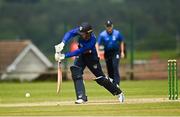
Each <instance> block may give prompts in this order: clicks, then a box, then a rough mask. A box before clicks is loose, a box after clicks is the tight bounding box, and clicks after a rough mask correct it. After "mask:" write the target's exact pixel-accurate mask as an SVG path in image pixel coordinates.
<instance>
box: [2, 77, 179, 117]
mask: <svg viewBox="0 0 180 117" xmlns="http://www.w3.org/2000/svg"><path fill="white" fill-rule="evenodd" d="M179 84H180V82H179ZM85 85H86V91H87V95H88V99H89V102H88V103H87V104H82V105H75V104H74V101H75V94H74V87H73V82H72V81H68V82H63V84H62V90H61V93H60V94H58V95H57V94H56V83H55V82H35V83H0V116H5V115H9V116H12V115H18V116H20V115H23V116H25V115H28V116H33V115H41V116H43V115H51V116H57V115H62V116H66V115H68V116H100V115H101V116H124V115H129V116H132V115H136V116H139V115H143V116H144V115H149V116H152V115H156V116H170V115H174V116H178V115H179V116H180V100H178V101H169V100H168V99H167V93H168V92H167V91H168V87H167V80H156V81H153V80H151V81H147V80H146V81H122V83H121V87H122V89H123V90H124V93H125V96H126V100H125V102H124V103H123V104H120V103H119V102H118V101H117V98H116V97H114V96H112V95H111V94H109V93H108V92H107V91H106V90H104V88H102V87H100V86H99V85H97V84H96V82H94V81H86V82H85ZM26 92H30V94H31V97H29V98H26V97H25V93H26Z"/></svg>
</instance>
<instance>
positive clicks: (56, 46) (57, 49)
mask: <svg viewBox="0 0 180 117" xmlns="http://www.w3.org/2000/svg"><path fill="white" fill-rule="evenodd" d="M64 45H65V44H64V42H61V43H60V44H58V45H55V46H54V47H55V50H56V53H58V52H61V51H62V50H63V48H64Z"/></svg>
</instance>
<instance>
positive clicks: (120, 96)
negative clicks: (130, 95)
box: [117, 93, 125, 103]
mask: <svg viewBox="0 0 180 117" xmlns="http://www.w3.org/2000/svg"><path fill="white" fill-rule="evenodd" d="M117 97H118V100H119V102H121V103H122V102H124V99H125V97H124V94H123V93H120V94H119V95H117Z"/></svg>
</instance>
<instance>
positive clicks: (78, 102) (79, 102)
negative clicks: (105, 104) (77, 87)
mask: <svg viewBox="0 0 180 117" xmlns="http://www.w3.org/2000/svg"><path fill="white" fill-rule="evenodd" d="M85 102H87V101H84V100H83V99H78V100H76V101H75V104H83V103H85Z"/></svg>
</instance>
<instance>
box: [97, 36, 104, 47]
mask: <svg viewBox="0 0 180 117" xmlns="http://www.w3.org/2000/svg"><path fill="white" fill-rule="evenodd" d="M97 43H98V45H102V44H103V35H102V33H100V34H99V36H98V41H97Z"/></svg>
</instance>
